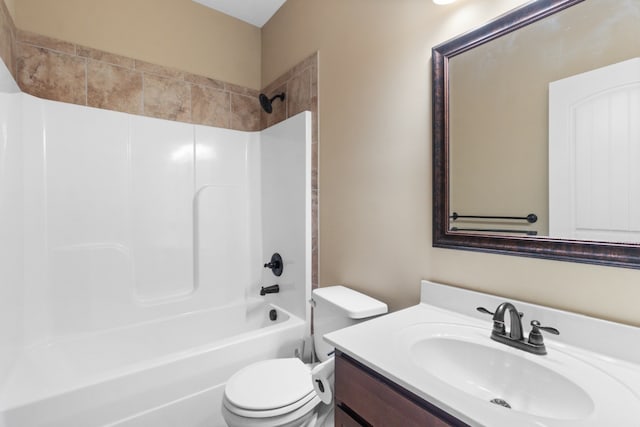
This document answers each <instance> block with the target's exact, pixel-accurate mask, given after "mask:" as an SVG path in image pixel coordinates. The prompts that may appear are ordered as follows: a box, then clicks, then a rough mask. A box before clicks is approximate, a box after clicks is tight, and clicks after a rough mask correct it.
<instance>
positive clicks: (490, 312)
mask: <svg viewBox="0 0 640 427" xmlns="http://www.w3.org/2000/svg"><path fill="white" fill-rule="evenodd" d="M476 310H478V311H479V312H480V313H484V314H489V315H491V316H493V315H494V314H495V313H494V312H492V311H489V310H487V309H486V308H484V307H476ZM518 316H520V318H521V319H522V316H524V313H523V312H521V311H519V312H518Z"/></svg>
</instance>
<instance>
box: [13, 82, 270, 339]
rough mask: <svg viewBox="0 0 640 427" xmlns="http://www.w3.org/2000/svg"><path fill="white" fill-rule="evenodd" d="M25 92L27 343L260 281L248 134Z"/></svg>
mask: <svg viewBox="0 0 640 427" xmlns="http://www.w3.org/2000/svg"><path fill="white" fill-rule="evenodd" d="M23 97H24V109H23V136H22V139H23V144H24V156H25V161H24V169H25V170H24V176H25V182H24V195H25V196H24V197H25V201H24V206H25V212H24V221H25V235H24V237H25V254H26V257H25V270H24V272H25V281H26V286H25V288H24V300H25V307H24V310H25V313H24V317H25V334H26V338H25V339H26V341H27V342H38V341H42V340H47V339H52V337H64V336H72V335H77V334H86V333H94V332H97V331H102V330H107V329H111V328H117V327H125V326H128V325H131V324H135V323H138V322H145V321H150V320H154V319H157V318H162V317H167V316H173V315H179V314H181V313H184V312H187V311H193V310H200V309H208V308H212V307H216V306H222V305H225V304H229V303H230V302H231V300H232V299H238V298H244V297H245V296H246V295H247V294H249V290H248V289H249V288H250V287H254V288H255V287H256V286H257V277H258V275H259V272H260V265H259V264H258V263H256V262H255V261H256V259H258V258H259V257H260V255H259V253H258V254H256V251H259V249H255V248H256V247H257V245H256V244H253V243H252V242H251V239H252V235H251V232H250V229H251V227H250V226H248V225H247V224H249V223H251V222H253V223H255V221H256V220H255V219H254V217H256V216H258V217H259V215H260V211H259V209H258V210H253V209H251V210H250V207H251V206H255V204H256V203H255V202H252V201H251V197H257V194H258V192H259V187H258V188H257V189H256V188H251V187H252V186H253V187H256V186H257V184H256V182H253V184H252V183H251V182H250V181H249V177H250V173H249V163H248V162H249V159H250V158H255V155H254V154H252V155H250V154H249V152H248V151H249V150H250V149H253V150H257V149H258V143H257V142H258V139H259V138H258V136H257V135H256V134H251V133H246V132H238V131H232V130H225V129H215V128H205V127H196V126H194V125H189V124H185V123H178V122H170V121H166V120H159V119H153V118H147V117H141V116H132V115H129V114H125V113H118V112H113V111H106V110H99V109H93V108H87V107H82V106H77V105H71V104H63V103H58V102H52V101H45V100H40V99H37V98H34V97H31V96H28V95H23ZM258 231H259V230H258ZM258 234H259V233H255V235H258ZM196 235H197V236H198V237H197V238H196V237H194V236H196ZM252 251H253V252H252ZM198 267H199V270H198ZM251 278H253V282H251Z"/></svg>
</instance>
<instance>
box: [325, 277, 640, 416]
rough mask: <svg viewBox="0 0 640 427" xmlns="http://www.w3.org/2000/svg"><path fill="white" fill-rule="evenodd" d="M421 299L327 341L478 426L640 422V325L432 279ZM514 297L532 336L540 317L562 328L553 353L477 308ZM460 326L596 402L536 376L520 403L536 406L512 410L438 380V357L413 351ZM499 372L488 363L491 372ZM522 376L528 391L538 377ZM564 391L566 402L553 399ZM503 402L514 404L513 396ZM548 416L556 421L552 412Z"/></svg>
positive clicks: (479, 340)
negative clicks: (506, 331) (535, 349)
mask: <svg viewBox="0 0 640 427" xmlns="http://www.w3.org/2000/svg"><path fill="white" fill-rule="evenodd" d="M421 299H422V303H420V304H418V305H416V306H413V307H410V308H408V309H405V310H401V311H398V312H395V313H392V314H389V315H386V316H382V317H379V318H376V319H373V320H370V321H368V322H364V323H361V324H358V325H355V326H352V327H349V328H345V329H342V330H339V331H335V332H332V333H330V334H327V335H325V339H326V340H327V341H328V342H329V343H331V344H332V345H334V346H335V347H336V348H337V349H338V350H340V351H342V352H344V353H346V354H348V355H349V356H351V357H352V358H354V359H355V360H357V361H359V362H360V363H362V364H364V365H366V366H368V367H370V368H371V369H373V370H375V371H377V372H378V373H380V374H382V375H383V376H385V377H387V378H389V379H390V380H392V381H394V382H395V383H397V384H398V385H400V386H402V387H404V388H405V389H407V390H409V391H411V392H413V393H414V394H416V395H417V396H420V397H422V398H423V399H425V400H427V401H429V402H431V403H433V404H434V405H436V406H438V407H439V408H441V409H443V410H445V411H447V412H449V413H450V414H451V415H453V416H455V417H457V418H459V419H460V420H462V421H464V422H465V423H467V424H469V425H471V426H488V427H501V426H505V427H507V426H508V427H513V426H519V427H528V426H531V427H533V426H535V427H556V426H557V427H602V426H616V427H626V426H629V427H638V426H640V328H635V327H632V326H627V325H622V324H617V323H613V322H607V321H603V320H599V319H594V318H589V317H586V316H581V315H577V314H574V313H569V312H563V311H560V310H554V309H550V308H547V307H542V306H536V305H533V304H528V303H524V302H519V301H515V300H509V299H506V298H502V297H496V296H491V295H486V294H481V293H478V292H473V291H466V290H463V289H458V288H453V287H449V286H445V285H440V284H435V283H431V282H426V281H423V283H422V298H421ZM427 301H428V302H429V303H427ZM505 301H509V302H512V303H513V304H514V305H515V306H516V308H517V309H518V310H519V311H522V312H524V313H525V316H524V318H523V321H522V324H523V333H524V335H525V336H527V335H528V333H529V330H530V327H529V326H528V325H529V323H530V320H531V319H537V320H539V321H540V322H541V323H542V324H543V325H544V326H552V327H555V328H557V329H559V330H560V333H561V334H560V336H558V337H556V336H552V337H551V338H550V337H549V335H548V334H544V333H543V335H544V336H545V344H546V346H547V350H548V354H547V355H545V356H540V355H534V354H530V353H527V352H524V351H522V350H518V349H515V348H512V347H508V346H506V345H504V344H500V343H497V342H495V341H493V340H491V339H490V338H489V337H490V334H491V329H492V319H491V316H490V315H483V314H481V313H479V312H477V311H476V307H478V306H484V307H486V308H487V309H489V310H491V311H493V310H495V308H496V307H497V306H498V305H499V304H500V303H502V302H505ZM456 328H458V329H460V330H464V331H465V333H467V332H469V331H470V333H469V337H470V339H471V340H474V341H475V342H477V343H480V344H481V348H487V349H489V350H493V349H495V350H498V351H499V354H500V355H505V357H506V358H512V357H516V358H517V360H523V361H524V362H525V363H524V365H523V366H525V367H526V366H534V365H535V366H534V367H536V366H541V367H543V368H544V369H543V371H544V372H550V371H553V372H558V373H560V375H561V376H563V377H564V376H566V378H569V380H570V381H569V384H577V385H578V388H579V389H580V390H585V391H586V394H585V393H582V392H580V393H582V395H583V396H587V395H588V396H589V397H588V398H586V399H582V400H580V399H577V400H574V401H573V402H570V400H571V397H569V396H565V395H563V394H562V392H560V391H559V390H558V389H557V388H556V387H554V390H550V389H549V388H550V387H549V384H545V382H544V378H542V377H541V378H540V383H539V384H538V382H537V378H536V377H533V378H531V377H530V378H529V381H530V382H531V383H532V384H534V386H533V387H530V389H529V390H526V391H525V392H524V393H521V394H520V397H522V396H524V403H523V399H521V398H520V399H519V400H521V401H520V402H518V404H519V405H520V406H521V407H523V408H526V409H523V410H522V411H520V410H518V409H517V408H516V406H517V405H514V409H507V408H503V407H502V406H499V405H495V404H493V403H490V402H488V400H487V399H484V398H480V397H478V396H476V395H473V394H469V393H467V392H464V391H461V388H460V387H455V386H452V385H451V384H449V383H448V382H447V381H444V380H442V378H450V377H451V375H449V373H447V375H445V376H440V373H441V372H435V376H434V372H429V371H428V369H423V367H424V366H430V363H429V360H424V359H425V357H426V358H428V357H427V356H425V357H420V358H417V357H416V356H415V354H416V353H411V351H410V349H411V348H413V349H415V348H416V343H418V342H419V340H420V335H421V334H423V333H425V331H427V330H428V331H432V332H433V331H440V330H442V331H454V332H453V334H454V335H455V331H456ZM432 332H431V333H432ZM438 334H439V332H438ZM442 336H443V337H445V338H447V337H450V333H449V332H443V334H442ZM485 337H486V342H485ZM425 342H426V341H422V343H419V344H418V345H419V346H421V347H422V349H425V348H426V347H425V345H427V346H428V345H429V344H425ZM422 354H430V353H428V352H427V353H422ZM492 354H493V353H492ZM468 357H469V359H468V360H469V361H470V362H471V359H472V358H473V357H474V356H473V355H472V354H469V355H468ZM461 360H464V361H466V360H467V359H465V358H464V357H463V358H461ZM476 362H477V361H476ZM529 362H531V363H529ZM501 363H504V362H501ZM465 364H466V363H465ZM449 366H456V365H449ZM473 366H478V365H477V363H476V365H473ZM449 369H450V370H455V368H449ZM474 369H475V368H474ZM490 369H491V367H490V366H487V370H490ZM463 370H464V369H461V371H463ZM516 373H517V374H518V375H514V377H516V378H514V380H513V381H514V383H513V385H514V386H515V387H516V388H518V386H519V385H520V384H519V381H520V378H523V377H526V376H527V375H528V373H527V372H524V371H516ZM554 375H555V374H554ZM552 376H553V375H552ZM485 377H487V376H486V375H485ZM489 377H490V376H489ZM451 378H457V379H462V381H461V383H469V384H471V387H473V386H474V384H473V381H475V379H473V378H469V379H468V380H467V379H466V378H462V377H461V376H460V375H458V376H457V377H456V375H453V377H451ZM469 384H462V388H468V386H469ZM498 388H500V387H498ZM501 389H504V387H502V388H501ZM474 390H475V389H474ZM554 392H555V393H556V395H555V396H556V397H557V398H556V397H553V396H554V394H553V393H554ZM580 393H577V394H578V395H580ZM529 394H531V395H536V394H538V395H539V396H540V395H541V396H543V400H545V399H546V401H547V406H548V407H550V408H552V409H551V410H550V411H551V412H545V411H546V410H547V409H545V408H544V403H543V404H542V409H540V408H537V407H536V403H535V402H533V401H535V399H532V402H533V403H529V402H528V400H529V399H528V398H527V396H528V395H529ZM550 396H551V397H550ZM495 397H498V398H505V399H506V400H507V401H509V396H495ZM578 397H579V396H578ZM514 399H515V398H514ZM549 399H554V400H552V401H550V400H549ZM565 399H566V401H565ZM549 402H551V403H549ZM572 405H573V406H572ZM538 406H540V405H538ZM574 407H575V410H574V409H567V410H566V411H565V408H574ZM554 408H555V409H554ZM547 413H552V414H553V415H552V416H547V415H545V414H547Z"/></svg>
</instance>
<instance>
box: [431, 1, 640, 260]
mask: <svg viewBox="0 0 640 427" xmlns="http://www.w3.org/2000/svg"><path fill="white" fill-rule="evenodd" d="M638 40H640V0H537V1H531V2H529V3H526V4H525V5H523V6H522V7H520V8H518V9H515V10H513V11H512V12H509V13H507V14H505V15H503V16H501V17H499V18H497V19H495V20H494V21H492V22H490V23H488V24H486V25H484V26H482V27H481V28H478V29H476V30H473V31H471V32H469V33H466V34H463V35H461V36H459V37H456V38H454V39H452V40H449V41H447V42H445V43H443V44H440V45H438V46H436V47H434V48H433V49H432V54H433V57H432V60H433V98H432V102H433V185H434V188H433V246H434V247H441V248H450V249H463V250H476V251H484V252H493V253H500V254H510V255H521V256H530V257H538V258H549V259H556V260H564V261H573V262H584V263H592V264H603V265H612V266H619V267H630V268H640V43H639V42H638Z"/></svg>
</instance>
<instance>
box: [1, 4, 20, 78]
mask: <svg viewBox="0 0 640 427" xmlns="http://www.w3.org/2000/svg"><path fill="white" fill-rule="evenodd" d="M15 38H16V26H15V24H14V23H13V18H12V17H11V14H10V13H9V10H8V9H7V6H6V5H5V3H4V1H0V57H1V58H2V61H4V63H5V64H6V66H7V68H8V69H9V71H10V72H11V75H12V76H13V77H15V76H16V54H15Z"/></svg>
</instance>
